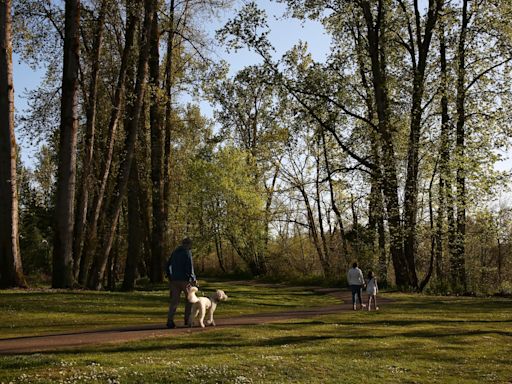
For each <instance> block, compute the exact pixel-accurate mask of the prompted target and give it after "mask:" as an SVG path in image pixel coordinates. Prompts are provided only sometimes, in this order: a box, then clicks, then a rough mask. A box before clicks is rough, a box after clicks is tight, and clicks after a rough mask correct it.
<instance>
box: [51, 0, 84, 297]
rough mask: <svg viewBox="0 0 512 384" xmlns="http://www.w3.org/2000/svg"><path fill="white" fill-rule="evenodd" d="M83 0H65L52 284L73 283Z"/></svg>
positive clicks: (65, 284) (58, 285)
mask: <svg viewBox="0 0 512 384" xmlns="http://www.w3.org/2000/svg"><path fill="white" fill-rule="evenodd" d="M79 25H80V0H69V1H66V7H65V32H64V62H63V73H62V100H61V117H60V118H61V121H60V142H59V166H58V172H57V192H56V198H55V199H56V204H55V217H54V223H55V224H54V244H53V272H52V287H53V288H70V287H72V286H73V283H74V278H73V227H74V214H75V209H74V207H75V183H76V144H77V132H78V111H77V108H78V105H77V103H78V100H77V99H78V97H77V96H78V94H77V92H78V68H79V65H80V63H79V55H80V33H79Z"/></svg>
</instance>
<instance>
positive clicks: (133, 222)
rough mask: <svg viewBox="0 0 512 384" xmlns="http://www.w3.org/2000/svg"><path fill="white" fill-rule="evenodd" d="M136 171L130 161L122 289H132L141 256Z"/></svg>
mask: <svg viewBox="0 0 512 384" xmlns="http://www.w3.org/2000/svg"><path fill="white" fill-rule="evenodd" d="M137 172H138V171H137V165H136V163H132V169H131V172H130V181H129V184H128V255H127V256H126V264H125V270H124V279H123V285H122V288H121V289H122V290H123V291H132V290H133V288H134V287H135V278H136V273H137V266H138V265H139V262H140V258H141V257H140V256H141V252H140V251H141V246H142V238H141V231H140V228H141V222H140V213H139V212H140V206H139V191H138V181H137V178H138V175H137Z"/></svg>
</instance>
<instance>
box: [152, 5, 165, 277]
mask: <svg viewBox="0 0 512 384" xmlns="http://www.w3.org/2000/svg"><path fill="white" fill-rule="evenodd" d="M159 47H160V33H159V28H158V13H157V12H155V14H154V15H153V25H152V27H151V52H150V56H149V84H150V86H151V89H152V97H151V106H150V112H149V113H150V127H151V182H152V203H153V216H152V220H153V225H152V230H151V273H150V276H149V278H150V280H151V282H153V283H160V282H162V281H163V279H162V270H163V264H164V248H165V225H164V221H166V218H165V211H164V184H163V183H164V174H163V173H164V169H163V168H164V159H163V154H164V153H163V151H164V148H163V145H164V132H163V126H162V118H161V116H162V115H161V109H160V97H159V94H160V92H159V91H160V54H159Z"/></svg>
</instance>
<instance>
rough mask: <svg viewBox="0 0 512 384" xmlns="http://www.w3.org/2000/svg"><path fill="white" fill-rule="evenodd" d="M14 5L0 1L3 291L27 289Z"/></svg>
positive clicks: (0, 258) (0, 256)
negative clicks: (20, 210)
mask: <svg viewBox="0 0 512 384" xmlns="http://www.w3.org/2000/svg"><path fill="white" fill-rule="evenodd" d="M16 160H17V148H16V139H15V136H14V85H13V80H12V41H11V1H10V0H2V1H0V201H1V202H2V203H1V204H0V287H2V288H6V287H23V286H26V283H25V280H24V277H23V267H22V263H21V255H20V245H19V233H18V221H19V216H18V187H17V183H16Z"/></svg>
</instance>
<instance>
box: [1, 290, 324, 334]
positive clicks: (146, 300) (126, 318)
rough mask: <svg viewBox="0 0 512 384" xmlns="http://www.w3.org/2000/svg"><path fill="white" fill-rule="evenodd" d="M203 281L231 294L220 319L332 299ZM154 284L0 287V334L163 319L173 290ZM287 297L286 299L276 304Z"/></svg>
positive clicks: (179, 315) (180, 310) (303, 292)
mask: <svg viewBox="0 0 512 384" xmlns="http://www.w3.org/2000/svg"><path fill="white" fill-rule="evenodd" d="M200 283H201V288H200V289H201V290H200V291H199V293H198V295H201V294H204V295H206V296H209V295H210V294H212V293H213V292H214V291H215V290H216V289H223V290H225V291H226V294H227V295H228V296H229V300H228V301H226V302H223V303H222V306H221V307H219V308H220V309H219V311H218V313H217V316H216V317H219V318H220V317H230V316H238V315H244V314H250V313H255V312H273V311H282V310H287V309H296V308H303V307H314V306H322V305H329V304H331V303H332V301H331V299H330V298H329V297H326V296H324V295H319V294H315V293H314V292H313V291H312V290H297V289H293V288H286V287H280V288H279V289H277V290H269V289H262V287H261V286H250V285H242V284H237V285H233V284H231V285H228V286H226V284H222V283H217V284H212V283H206V282H204V281H201V282H200ZM154 289H155V290H150V291H146V290H145V291H137V292H92V291H67V290H62V291H54V290H48V289H46V290H45V289H39V290H0V338H7V337H17V336H33V335H42V334H50V333H61V332H69V331H76V330H93V329H108V328H113V327H122V326H130V325H135V324H165V322H166V320H167V307H168V305H169V293H168V291H167V289H166V287H165V285H161V286H157V287H155V288H154ZM284 296H285V297H286V304H282V303H281V304H278V303H279V302H280V301H282V298H283V297H284ZM183 300H184V298H183V297H182V303H181V305H180V306H179V307H178V312H177V314H176V320H177V322H178V324H180V322H181V321H182V319H183Z"/></svg>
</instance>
